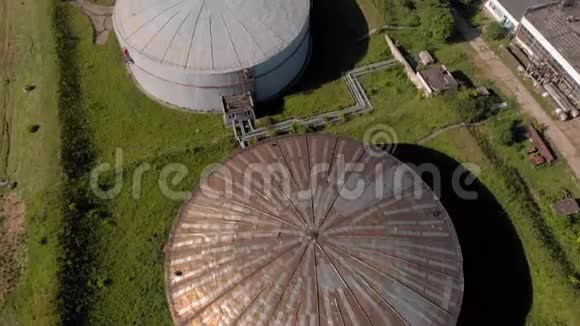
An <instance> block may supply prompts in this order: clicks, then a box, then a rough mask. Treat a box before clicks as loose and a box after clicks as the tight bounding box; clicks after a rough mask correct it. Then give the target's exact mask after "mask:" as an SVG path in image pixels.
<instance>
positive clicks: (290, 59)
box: [113, 0, 310, 111]
mask: <svg viewBox="0 0 580 326" xmlns="http://www.w3.org/2000/svg"><path fill="white" fill-rule="evenodd" d="M309 11H310V2H309V1H308V0H252V1H241V0H171V1H164V0H118V1H117V3H116V5H115V11H114V14H113V23H114V27H115V32H116V34H117V37H118V39H119V42H120V43H121V46H122V47H124V48H127V49H128V51H129V53H130V55H131V57H132V59H133V61H134V64H131V65H130V68H131V72H132V74H133V76H134V78H135V80H136V81H137V82H138V83H139V85H140V86H141V87H142V89H143V90H144V91H145V92H146V93H147V94H148V95H150V96H151V97H153V98H155V99H158V100H161V101H163V102H167V103H170V104H172V105H174V106H177V107H181V108H185V109H191V110H199V111H219V110H220V107H219V105H220V103H219V97H220V96H222V95H224V96H227V95H237V94H243V93H245V92H246V91H254V92H255V97H256V99H257V100H266V99H269V98H271V97H273V96H276V95H278V94H279V92H280V91H282V90H283V89H284V88H286V87H287V86H288V84H290V83H291V82H292V81H294V80H295V79H296V78H297V76H298V75H299V74H300V72H301V71H302V70H303V67H304V65H305V63H306V61H307V58H308V55H309V53H310V33H309V19H310V15H309ZM244 69H249V70H250V71H251V74H252V76H253V77H254V81H253V82H252V83H251V84H248V83H247V81H245V80H243V79H242V76H241V71H242V70H244Z"/></svg>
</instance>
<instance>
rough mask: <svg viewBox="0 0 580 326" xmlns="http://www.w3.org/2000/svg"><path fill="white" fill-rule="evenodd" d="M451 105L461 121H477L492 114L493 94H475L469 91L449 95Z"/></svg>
mask: <svg viewBox="0 0 580 326" xmlns="http://www.w3.org/2000/svg"><path fill="white" fill-rule="evenodd" d="M449 98H450V102H451V104H452V106H453V107H454V108H455V110H457V112H458V113H459V116H460V118H461V120H462V121H463V122H466V123H477V122H480V121H483V120H485V119H487V118H489V117H490V116H492V115H493V111H492V110H491V107H492V106H493V104H494V97H493V96H476V95H474V94H472V93H471V92H469V91H461V92H458V93H456V94H452V95H449Z"/></svg>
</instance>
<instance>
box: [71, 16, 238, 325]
mask: <svg viewBox="0 0 580 326" xmlns="http://www.w3.org/2000/svg"><path fill="white" fill-rule="evenodd" d="M67 11H68V14H69V17H70V30H71V34H72V36H74V38H76V39H77V40H78V43H77V44H76V52H77V57H76V58H74V61H75V62H76V63H77V64H78V69H79V76H80V78H79V82H80V85H79V89H80V93H81V97H80V98H81V99H82V101H81V103H80V106H81V107H80V108H78V110H81V112H82V113H83V114H84V116H85V118H84V119H85V123H86V128H87V129H88V130H90V135H91V139H90V141H91V142H92V145H93V146H94V150H95V154H96V159H95V164H98V163H99V162H110V163H113V162H114V158H115V156H114V153H115V150H116V149H121V150H122V152H123V160H124V163H123V167H124V171H125V179H124V184H123V185H124V186H123V188H122V192H121V194H120V195H119V196H118V197H116V198H115V199H113V200H112V201H96V202H95V203H96V204H97V205H99V206H100V207H101V208H100V210H103V211H105V212H106V214H105V216H103V217H102V218H100V219H97V220H96V221H94V223H95V224H91V228H90V232H91V235H90V236H91V238H93V239H95V240H96V242H97V243H95V244H94V247H92V248H91V249H90V251H91V252H90V253H89V252H87V254H90V255H93V260H94V261H96V263H95V267H94V268H95V270H94V271H91V272H90V275H89V276H88V277H89V283H90V286H89V288H88V289H86V290H82V289H80V290H79V291H88V292H87V294H88V295H89V296H91V298H90V300H88V301H87V302H86V303H83V309H86V311H87V314H88V320H89V322H90V323H93V324H108V323H114V324H119V325H125V324H131V323H137V324H148V325H159V324H168V323H169V320H170V319H169V314H168V311H167V304H166V302H165V296H164V291H163V289H164V286H163V265H162V253H161V249H162V247H163V243H164V242H165V241H166V239H167V234H168V230H169V226H170V225H171V223H172V221H173V219H174V218H175V214H176V212H177V209H178V207H179V205H180V202H179V201H171V200H169V199H167V198H166V197H164V196H163V194H162V193H161V192H160V190H159V186H158V179H159V173H160V170H161V168H162V167H163V166H165V165H166V164H169V163H176V162H180V163H181V162H182V163H184V164H185V165H186V166H187V167H188V168H189V169H190V173H189V175H188V178H187V179H186V180H185V181H183V182H181V183H179V185H177V187H178V188H181V189H182V190H189V188H190V187H191V185H192V184H195V183H196V181H197V178H198V176H199V175H200V174H201V170H202V168H203V167H205V166H207V165H208V164H210V163H213V162H216V161H219V160H220V159H222V158H223V156H225V155H226V154H227V153H229V152H230V151H231V150H232V149H233V146H234V143H233V140H232V137H231V131H230V130H228V129H226V128H224V127H223V122H222V120H221V117H220V116H219V115H217V114H216V115H212V114H192V113H187V112H182V111H177V110H173V109H168V108H164V107H162V106H161V105H160V104H158V103H156V102H154V101H153V100H151V99H149V98H147V97H146V96H145V95H143V94H142V93H141V92H140V90H139V89H138V88H137V87H136V86H135V85H134V83H133V81H132V80H131V79H130V77H129V75H128V73H127V70H126V69H125V67H124V66H123V65H122V63H121V62H120V56H119V52H120V50H119V48H118V45H117V42H116V40H115V39H114V38H111V39H110V40H109V41H108V43H107V44H106V45H105V46H104V47H97V46H94V45H93V43H92V39H93V38H92V34H91V28H90V25H89V21H88V19H87V18H86V17H85V16H84V15H82V14H81V13H80V12H79V11H78V9H77V8H74V7H69V8H68V9H67ZM142 164H148V165H150V166H152V171H151V172H150V173H147V174H146V175H145V177H144V180H143V193H142V197H141V198H140V199H133V198H132V193H133V188H132V186H133V183H132V180H131V176H132V175H133V171H134V170H135V169H136V168H138V167H139V166H142ZM77 186H78V187H86V186H87V182H86V179H85V178H82V179H80V180H79V181H78V185H77ZM81 189H82V188H81ZM87 214H91V212H90V211H89V212H87ZM87 223H88V222H87ZM89 266H91V265H88V266H87V268H89ZM78 268H79V269H82V268H83V267H82V266H79V267H78ZM90 268H92V267H90ZM65 304H68V305H70V306H71V307H72V308H74V306H75V304H76V303H75V302H67V303H65Z"/></svg>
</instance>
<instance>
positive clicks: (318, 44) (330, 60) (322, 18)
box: [290, 0, 369, 93]
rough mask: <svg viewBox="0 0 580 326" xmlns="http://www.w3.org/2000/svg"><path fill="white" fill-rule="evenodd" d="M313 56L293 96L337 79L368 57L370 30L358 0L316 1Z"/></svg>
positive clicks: (313, 4)
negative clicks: (366, 36)
mask: <svg viewBox="0 0 580 326" xmlns="http://www.w3.org/2000/svg"><path fill="white" fill-rule="evenodd" d="M310 24H311V37H312V48H311V49H312V53H311V57H310V62H309V64H308V66H307V67H306V70H305V71H304V75H303V76H302V78H301V79H300V80H299V81H298V82H297V83H296V85H295V86H294V87H292V88H291V89H290V93H297V92H305V91H308V90H312V89H316V88H319V87H320V86H321V85H323V84H324V83H326V82H329V81H332V80H336V79H338V78H340V77H341V76H342V74H343V73H344V72H346V71H348V70H350V69H352V68H354V66H355V65H356V63H357V62H358V61H359V60H360V59H361V58H362V57H363V56H364V55H365V54H366V52H367V49H368V39H367V38H365V37H363V36H365V35H368V33H369V29H368V24H367V21H366V18H365V16H364V14H363V12H362V10H361V9H360V7H359V5H358V3H357V2H356V0H316V1H313V2H312V11H311V18H310Z"/></svg>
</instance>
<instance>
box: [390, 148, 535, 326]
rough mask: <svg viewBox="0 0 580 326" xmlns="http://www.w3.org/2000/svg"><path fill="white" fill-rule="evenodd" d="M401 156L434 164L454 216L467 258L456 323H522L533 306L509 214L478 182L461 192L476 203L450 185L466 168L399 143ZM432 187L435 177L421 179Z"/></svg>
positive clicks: (444, 199)
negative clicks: (473, 195) (472, 197)
mask: <svg viewBox="0 0 580 326" xmlns="http://www.w3.org/2000/svg"><path fill="white" fill-rule="evenodd" d="M394 154H395V156H396V157H397V158H399V159H400V160H402V161H403V162H406V163H412V164H414V165H415V166H418V165H420V164H429V163H431V164H433V165H435V166H436V167H437V168H438V169H439V171H440V175H441V193H440V195H439V196H440V199H441V201H442V203H443V205H444V206H445V208H446V209H447V211H448V212H449V214H450V215H451V218H452V220H453V224H454V225H455V229H456V231H457V235H458V238H459V242H460V244H461V249H462V252H463V260H464V276H465V293H464V298H463V306H462V310H461V313H460V316H459V321H458V325H469V326H472V325H510V326H517V325H524V324H525V320H526V316H527V314H528V312H529V311H530V308H531V305H532V293H533V289H532V282H531V276H530V271H529V266H528V262H527V259H526V257H525V254H524V250H523V248H522V244H521V241H520V239H519V237H518V235H517V233H516V230H515V228H514V226H513V225H512V224H511V221H510V220H509V217H508V216H507V213H506V212H505V211H504V210H503V208H502V206H501V205H500V204H499V203H498V202H497V200H496V199H495V197H494V195H493V194H492V193H491V192H490V191H489V190H488V189H487V188H486V187H485V186H484V185H483V184H482V183H481V182H480V181H479V180H477V179H476V180H475V181H474V182H473V183H471V185H469V186H465V184H466V183H465V182H462V185H464V186H463V189H465V190H468V191H473V192H475V193H476V194H477V198H476V199H475V200H465V199H462V198H460V196H459V194H458V193H457V191H455V190H454V189H455V188H454V187H453V184H452V182H451V180H452V176H453V175H454V173H457V172H456V171H462V172H465V173H462V174H461V175H463V176H466V175H467V170H466V169H465V168H464V167H463V166H462V165H461V164H460V163H459V162H457V161H455V160H454V159H452V158H451V157H449V156H447V155H445V154H443V153H441V152H437V151H434V150H431V149H428V148H424V147H421V146H417V145H408V144H405V145H399V146H398V147H397V150H396V152H395V153H394ZM422 178H423V179H424V181H425V182H426V183H427V184H429V185H430V186H433V181H434V180H433V178H432V177H431V176H428V175H424V176H422Z"/></svg>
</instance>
